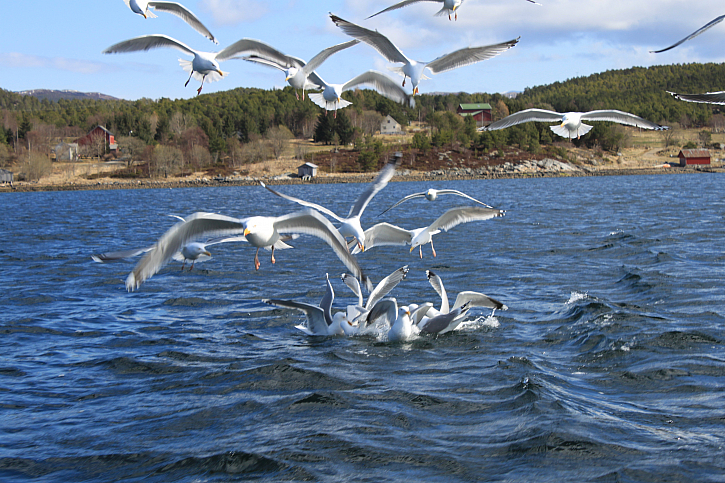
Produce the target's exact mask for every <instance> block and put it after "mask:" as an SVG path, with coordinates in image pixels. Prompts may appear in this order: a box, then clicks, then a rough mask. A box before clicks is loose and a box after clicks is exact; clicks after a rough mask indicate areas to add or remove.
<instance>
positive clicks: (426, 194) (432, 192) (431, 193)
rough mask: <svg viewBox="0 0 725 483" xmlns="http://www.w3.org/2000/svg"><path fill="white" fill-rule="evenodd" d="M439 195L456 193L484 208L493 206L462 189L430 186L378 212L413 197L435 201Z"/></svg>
mask: <svg viewBox="0 0 725 483" xmlns="http://www.w3.org/2000/svg"><path fill="white" fill-rule="evenodd" d="M439 195H456V196H461V197H463V198H467V199H469V200H471V201H474V202H476V203H478V204H479V205H483V206H485V207H486V208H493V206H488V205H487V204H486V203H484V202H482V201H478V200H477V199H476V198H473V197H471V196H468V195H467V194H466V193H464V192H462V191H458V190H454V189H442V190H437V189H434V188H430V189H428V191H421V192H420V193H413V194H410V195H408V196H406V197H405V198H403V199H402V200H400V201H398V202H397V203H395V204H394V205H393V206H391V207H390V208H388V209H387V210H385V211H383V212H382V213H380V215H383V214H385V213H387V212H388V211H390V210H392V209H393V208H395V207H396V206H398V205H399V204H401V203H404V202H406V201H408V200H412V199H414V198H425V199H426V200H428V201H435V200H437V199H438V196H439ZM380 215H378V216H380Z"/></svg>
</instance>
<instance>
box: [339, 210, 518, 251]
mask: <svg viewBox="0 0 725 483" xmlns="http://www.w3.org/2000/svg"><path fill="white" fill-rule="evenodd" d="M505 214H506V212H505V211H503V210H497V209H495V208H482V207H477V206H459V207H457V208H451V209H450V210H448V211H446V212H445V213H443V214H442V215H441V216H439V217H438V219H436V220H435V221H434V222H433V223H431V224H430V225H428V226H426V227H424V228H416V229H415V230H406V229H405V228H400V227H399V226H396V225H391V224H390V223H378V224H377V225H374V226H372V227H370V228H368V229H367V230H365V240H366V244H367V247H366V248H367V249H368V250H369V249H370V248H372V247H375V246H381V245H410V251H411V253H412V252H413V250H415V249H416V248H418V251H419V253H420V258H423V250H422V246H423V245H425V244H426V243H430V247H431V250H432V251H433V256H434V257H435V256H437V255H436V251H435V248H434V247H433V235H437V234H438V233H440V232H441V230H443V231H448V230H450V229H451V228H453V227H454V226H457V225H460V224H461V223H468V222H471V221H483V220H489V219H491V218H496V217H498V216H504V215H505ZM357 253H359V251H358V248H355V249H354V250H353V251H352V254H353V255H355V254H357Z"/></svg>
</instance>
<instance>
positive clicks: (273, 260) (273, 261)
mask: <svg viewBox="0 0 725 483" xmlns="http://www.w3.org/2000/svg"><path fill="white" fill-rule="evenodd" d="M272 263H273V264H274V263H277V260H275V259H274V245H272Z"/></svg>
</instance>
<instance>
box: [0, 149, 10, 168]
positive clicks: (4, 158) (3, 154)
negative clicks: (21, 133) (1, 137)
mask: <svg viewBox="0 0 725 483" xmlns="http://www.w3.org/2000/svg"><path fill="white" fill-rule="evenodd" d="M11 159H12V157H11V153H10V148H9V147H8V146H7V145H5V144H0V168H5V167H8V166H10V161H11Z"/></svg>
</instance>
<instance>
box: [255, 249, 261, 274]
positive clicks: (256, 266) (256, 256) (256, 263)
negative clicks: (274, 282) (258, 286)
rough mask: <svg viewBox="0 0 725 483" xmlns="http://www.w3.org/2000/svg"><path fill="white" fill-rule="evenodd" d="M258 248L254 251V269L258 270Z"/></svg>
mask: <svg viewBox="0 0 725 483" xmlns="http://www.w3.org/2000/svg"><path fill="white" fill-rule="evenodd" d="M259 265H260V264H259V248H257V251H256V252H254V269H255V270H259Z"/></svg>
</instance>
